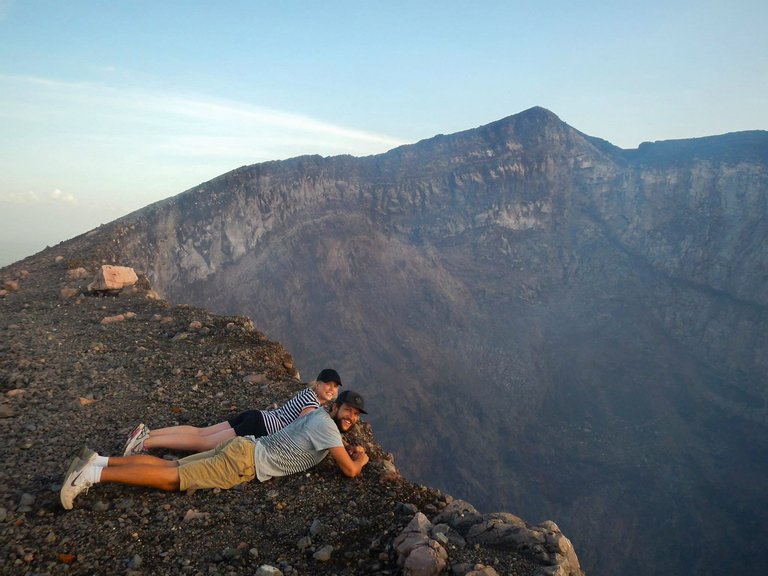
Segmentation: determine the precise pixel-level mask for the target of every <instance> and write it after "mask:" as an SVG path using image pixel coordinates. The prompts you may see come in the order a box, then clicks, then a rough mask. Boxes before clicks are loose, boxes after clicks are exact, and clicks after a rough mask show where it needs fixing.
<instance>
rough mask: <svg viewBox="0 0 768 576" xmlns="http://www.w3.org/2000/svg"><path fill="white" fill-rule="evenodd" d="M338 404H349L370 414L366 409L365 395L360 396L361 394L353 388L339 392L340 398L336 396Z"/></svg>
mask: <svg viewBox="0 0 768 576" xmlns="http://www.w3.org/2000/svg"><path fill="white" fill-rule="evenodd" d="M336 404H338V405H339V406H341V405H342V404H349V405H350V406H352V407H353V408H357V409H358V410H360V412H362V413H363V414H368V412H366V411H365V400H363V397H362V396H360V394H358V393H357V392H354V391H353V390H344V392H342V393H341V394H339V396H338V398H336Z"/></svg>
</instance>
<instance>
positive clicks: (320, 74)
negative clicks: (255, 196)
mask: <svg viewBox="0 0 768 576" xmlns="http://www.w3.org/2000/svg"><path fill="white" fill-rule="evenodd" d="M766 22H768V2H766V1H765V0H731V1H728V2H726V1H712V0H698V1H689V0H684V1H681V0H666V1H659V0H646V1H645V2H642V3H637V2H636V1H632V2H630V1H625V0H616V1H613V2H608V1H604V2H590V1H586V2H581V3H578V2H572V1H568V2H566V1H560V0H550V1H549V2H539V1H520V2H516V1H514V0H507V1H493V2H483V1H482V0H478V1H477V2H452V1H450V0H443V1H440V2H438V1H424V2H419V1H417V0H412V1H410V2H400V1H396V0H389V1H387V2H378V1H368V2H367V1H365V0H356V1H339V2H335V1H333V0H326V1H323V2H320V1H305V2H295V1H283V2H277V1H275V0H271V1H264V2H262V1H256V0H254V1H251V2H245V1H226V0H219V1H217V2H213V1H209V2H194V1H188V2H180V1H168V0H165V1H143V0H133V1H128V0H123V1H121V2H107V1H103V0H102V1H78V0H70V1H67V2H61V1H53V0H0V265H5V264H8V263H10V262H13V261H16V260H18V259H20V258H22V257H24V256H27V255H29V254H32V253H34V252H37V251H38V250H41V249H42V248H44V247H45V246H46V245H53V244H56V243H58V242H60V241H62V240H66V239H68V238H71V237H73V236H76V235H78V234H80V233H82V232H86V231H87V230H90V229H91V228H94V227H96V226H98V225H99V224H101V223H104V222H109V221H111V220H114V219H115V218H118V217H120V216H122V215H124V214H126V213H128V212H130V211H133V210H135V209H138V208H141V207H143V206H146V205H147V204H150V203H152V202H154V201H156V200H159V199H162V198H166V197H168V196H173V195H175V194H178V193H179V192H182V191H184V190H186V189H188V188H191V187H192V186H195V185H196V184H199V183H201V182H204V181H206V180H209V179H211V178H213V177H215V176H217V175H219V174H222V173H224V172H226V171H228V170H231V169H233V168H237V167H238V166H242V165H246V164H253V163H257V162H263V161H267V160H274V159H282V158H289V157H293V156H298V155H301V154H322V155H326V156H327V155H335V154H346V153H349V154H354V155H359V156H363V155H368V154H376V153H380V152H384V151H386V150H389V149H391V148H393V147H395V146H397V145H399V144H403V143H411V142H416V141H418V140H421V139H424V138H429V137H431V136H433V135H435V134H439V133H443V134H449V133H452V132H457V131H460V130H465V129H468V128H474V127H476V126H480V125H482V124H487V123H488V122H492V121H494V120H498V119H500V118H503V117H505V116H509V115H511V114H516V113H518V112H521V111H523V110H525V109H527V108H530V107H531V106H544V107H545V108H548V109H549V110H551V111H552V112H554V113H555V114H557V115H558V116H559V117H560V118H561V119H562V120H563V121H564V122H567V123H568V124H570V125H571V126H573V127H575V128H577V129H578V130H581V131H583V132H586V133H588V134H591V135H594V136H599V137H601V138H605V139H606V140H609V141H610V142H612V143H614V144H616V145H617V146H621V147H623V148H634V147H636V146H637V145H638V144H640V143H641V142H644V141H653V140H666V139H674V138H692V137H698V136H707V135H712V134H722V133H726V132H734V131H739V130H752V129H763V130H764V129H768V105H766V94H768V90H767V88H768V34H766V32H765V23H766Z"/></svg>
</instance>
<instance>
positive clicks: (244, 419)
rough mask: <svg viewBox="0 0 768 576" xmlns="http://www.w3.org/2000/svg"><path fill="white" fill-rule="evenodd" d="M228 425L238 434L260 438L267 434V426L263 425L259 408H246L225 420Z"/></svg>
mask: <svg viewBox="0 0 768 576" xmlns="http://www.w3.org/2000/svg"><path fill="white" fill-rule="evenodd" d="M227 422H229V425H230V426H232V429H233V430H234V431H235V434H237V435H238V436H254V437H255V438H260V437H261V436H266V435H267V428H266V426H264V417H263V416H262V415H261V412H260V411H259V410H246V411H245V412H241V413H240V414H238V415H237V416H233V417H232V418H229V419H228V420H227Z"/></svg>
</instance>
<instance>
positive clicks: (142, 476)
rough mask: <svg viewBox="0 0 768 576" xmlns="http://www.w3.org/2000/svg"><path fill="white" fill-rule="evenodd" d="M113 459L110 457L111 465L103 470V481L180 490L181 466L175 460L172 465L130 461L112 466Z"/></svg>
mask: <svg viewBox="0 0 768 576" xmlns="http://www.w3.org/2000/svg"><path fill="white" fill-rule="evenodd" d="M150 458H151V456H150ZM111 460H112V459H111V458H110V466H107V467H106V468H103V469H102V470H101V482H112V483H118V484H130V485H132V486H146V487H149V488H158V489H160V490H169V491H177V490H179V486H180V482H179V467H178V465H177V464H176V463H175V462H171V464H172V465H171V466H155V465H151V464H130V463H129V464H124V465H122V466H114V467H112V466H111Z"/></svg>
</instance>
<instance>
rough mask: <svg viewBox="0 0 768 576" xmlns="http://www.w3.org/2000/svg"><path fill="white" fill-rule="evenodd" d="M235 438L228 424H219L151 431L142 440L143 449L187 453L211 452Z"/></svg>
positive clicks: (173, 427)
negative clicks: (165, 449)
mask: <svg viewBox="0 0 768 576" xmlns="http://www.w3.org/2000/svg"><path fill="white" fill-rule="evenodd" d="M234 437H235V431H234V430H233V429H232V427H231V426H230V425H229V422H220V423H219V424H215V425H213V426H208V427H207V428H196V427H194V426H172V427H170V428H161V429H159V430H152V431H151V432H150V433H149V437H148V438H147V439H146V440H144V448H145V449H147V450H150V449H152V448H169V449H171V450H186V451H189V452H204V451H205V450H212V449H213V448H216V446H218V445H219V444H221V443H222V442H224V441H225V440H230V439H231V438H234Z"/></svg>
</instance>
